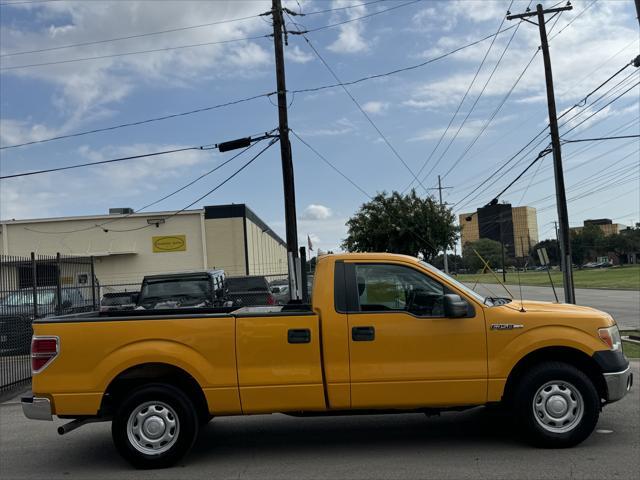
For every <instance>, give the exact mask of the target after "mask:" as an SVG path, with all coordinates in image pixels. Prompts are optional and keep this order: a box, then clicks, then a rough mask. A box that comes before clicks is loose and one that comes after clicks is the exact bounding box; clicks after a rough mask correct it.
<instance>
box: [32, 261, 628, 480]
mask: <svg viewBox="0 0 640 480" xmlns="http://www.w3.org/2000/svg"><path fill="white" fill-rule="evenodd" d="M249 278H250V281H249V282H247V281H246V279H243V282H240V281H239V280H238V283H240V284H241V285H239V286H242V287H243V288H247V287H249V288H250V287H251V285H252V284H254V282H255V284H256V285H257V284H261V283H262V280H259V278H260V277H258V278H256V277H249ZM230 280H231V279H230ZM233 283H234V282H232V286H233ZM315 283H316V288H315V291H314V294H313V304H312V305H285V306H261V307H244V308H240V309H238V310H236V311H233V312H230V313H214V314H203V313H200V312H199V311H198V310H193V311H188V310H185V311H184V313H183V315H176V314H175V313H174V312H172V313H171V314H170V315H166V316H163V315H161V314H159V313H158V312H154V313H152V314H148V312H145V311H132V312H125V313H127V315H126V316H122V315H121V314H118V315H115V314H109V313H107V314H99V315H96V314H95V313H88V314H81V315H77V316H75V317H71V318H70V317H68V316H67V317H62V318H45V319H38V320H36V321H35V322H34V330H35V335H34V337H33V356H32V359H31V362H32V370H33V380H32V388H33V390H32V391H33V392H34V393H33V394H29V395H28V396H26V397H24V398H23V399H22V409H23V412H24V414H25V415H26V416H27V417H28V418H31V419H38V420H52V419H53V415H57V416H58V417H62V418H66V419H75V420H73V421H71V422H70V423H67V424H66V425H61V426H59V427H58V425H56V427H58V429H59V430H58V431H59V432H61V433H63V434H66V433H67V432H70V431H71V430H73V429H75V428H77V427H79V426H81V425H83V424H85V423H87V422H94V421H101V420H102V421H111V422H112V425H111V434H112V438H113V442H114V444H115V447H116V449H117V451H118V452H119V453H120V454H121V455H122V456H123V457H124V458H125V459H126V460H128V461H129V462H130V463H131V464H132V465H134V466H136V467H139V468H161V467H168V466H171V465H174V464H176V463H177V462H180V461H181V458H182V457H183V456H184V455H185V454H186V453H187V452H188V451H189V449H190V448H191V446H192V445H193V444H194V442H195V441H196V439H197V438H198V431H199V429H200V428H201V426H203V425H204V424H206V423H207V422H208V421H209V420H210V418H211V417H212V416H215V417H221V416H225V415H251V414H270V413H276V412H282V413H288V414H291V415H294V416H304V415H309V416H318V415H345V413H348V412H350V411H351V412H353V413H354V414H358V413H362V412H363V411H365V412H373V411H376V410H377V411H379V412H380V413H386V412H401V411H404V412H424V413H428V414H435V413H439V412H441V411H460V410H464V409H467V408H473V407H476V406H480V405H498V404H499V405H501V406H502V407H503V408H504V409H506V410H508V411H510V412H511V414H512V418H513V421H514V423H516V426H515V428H516V430H517V432H518V433H519V434H521V435H522V436H524V437H525V438H528V439H529V440H530V441H531V442H532V443H533V444H535V445H538V446H541V447H546V448H566V447H572V446H574V445H577V444H579V443H580V442H582V441H583V440H585V439H586V438H588V437H589V435H590V434H591V433H592V432H593V430H594V428H595V427H596V425H597V423H598V418H599V416H600V415H601V411H602V410H603V407H605V408H606V405H607V404H610V403H612V402H615V401H617V400H620V399H621V398H623V397H624V396H625V395H626V394H627V392H628V391H629V390H630V389H631V385H632V383H633V375H632V373H631V368H630V366H629V361H628V360H627V358H626V357H625V356H624V354H623V351H622V342H621V338H620V333H619V331H618V327H617V325H616V322H615V321H614V320H613V318H611V315H609V314H608V313H605V312H601V311H598V310H596V309H593V308H587V307H581V306H578V305H571V304H558V303H551V302H535V301H522V300H516V299H507V298H499V299H498V298H486V297H483V296H481V295H479V294H478V293H476V292H474V291H473V290H471V289H470V288H468V287H467V286H465V285H463V284H462V283H460V282H458V281H457V280H455V279H454V278H452V277H450V276H448V275H446V274H445V273H443V272H441V271H440V270H437V269H436V268H434V267H433V266H431V265H429V264H427V263H425V262H423V261H420V260H419V259H416V258H411V257H408V256H404V255H393V254H380V253H378V254H373V253H372V254H341V255H325V256H323V257H321V258H320V259H319V260H318V263H317V267H316V270H315ZM261 288H264V289H266V288H267V285H266V280H264V287H262V285H261ZM111 315H113V316H111ZM54 428H55V427H54ZM27 433H28V431H27ZM213 433H214V434H215V429H214V430H213ZM93 434H94V433H92V435H93ZM254 448H255V447H254ZM451 448H454V446H451ZM174 476H175V474H174Z"/></svg>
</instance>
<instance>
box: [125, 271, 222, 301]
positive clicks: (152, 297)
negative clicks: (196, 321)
mask: <svg viewBox="0 0 640 480" xmlns="http://www.w3.org/2000/svg"><path fill="white" fill-rule="evenodd" d="M224 280H225V275H224V270H208V271H204V272H186V273H168V274H165V275H149V276H146V277H144V279H143V280H142V289H141V290H140V295H139V296H138V303H137V307H138V308H143V309H145V310H155V309H171V308H211V307H221V306H223V303H224V299H223V297H224Z"/></svg>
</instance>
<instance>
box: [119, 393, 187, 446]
mask: <svg viewBox="0 0 640 480" xmlns="http://www.w3.org/2000/svg"><path fill="white" fill-rule="evenodd" d="M179 433H180V423H179V421H178V416H177V415H176V412H175V411H174V410H173V408H171V407H170V406H169V405H167V404H166V403H164V402H160V401H152V402H145V403H143V404H141V405H139V406H138V407H136V408H135V409H134V410H133V412H131V415H129V420H128V421H127V437H129V442H130V443H131V445H133V447H134V448H135V449H136V450H138V451H139V452H140V453H144V454H145V455H159V454H161V453H164V452H166V451H167V450H169V449H170V448H171V447H172V446H173V444H174V443H175V442H176V440H177V439H178V435H179Z"/></svg>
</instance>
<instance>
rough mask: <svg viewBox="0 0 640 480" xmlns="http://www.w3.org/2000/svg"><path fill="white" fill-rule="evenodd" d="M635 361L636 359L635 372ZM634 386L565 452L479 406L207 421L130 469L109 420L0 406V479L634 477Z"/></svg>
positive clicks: (638, 422)
mask: <svg viewBox="0 0 640 480" xmlns="http://www.w3.org/2000/svg"><path fill="white" fill-rule="evenodd" d="M639 366H640V364H639V363H638V362H637V361H634V362H633V365H632V368H633V370H634V375H635V378H636V379H638V378H639V374H640V371H639V368H638V367H639ZM639 392H640V390H639V389H638V387H637V386H634V389H633V390H632V392H631V393H630V394H629V395H627V396H626V397H625V398H624V399H623V400H622V401H620V402H618V403H615V404H613V405H610V406H607V407H606V408H605V409H604V412H603V413H602V415H601V417H600V422H599V423H598V427H597V428H598V432H594V434H593V435H592V436H591V437H590V438H588V439H587V440H586V441H585V442H584V443H582V444H581V445H579V446H577V447H575V448H571V449H566V450H542V449H536V448H532V447H530V446H528V445H526V444H523V443H521V442H520V441H518V440H516V439H515V438H514V436H513V433H512V432H511V431H510V428H509V425H508V422H507V421H505V419H504V418H502V417H498V416H495V415H492V414H489V413H488V412H486V411H485V410H484V409H483V408H476V409H473V410H470V411H467V412H462V413H447V414H444V415H442V416H441V417H432V418H427V417H425V416H424V415H419V414H406V415H379V416H359V417H355V416H354V417H333V418H332V417H328V418H292V417H287V416H284V415H257V416H251V417H229V418H218V419H214V420H213V421H212V422H211V423H210V424H209V425H208V426H207V427H205V428H204V429H203V431H202V433H201V435H200V438H199V439H198V441H197V444H196V445H195V447H194V449H193V451H192V452H191V453H190V454H189V456H187V457H186V458H185V459H184V461H183V462H182V464H181V465H180V466H178V467H175V468H171V469H168V470H153V471H135V470H132V469H130V467H129V466H128V464H126V463H125V462H124V461H123V460H121V459H120V457H119V456H118V455H117V454H116V452H115V450H114V448H113V446H112V444H111V438H110V427H109V424H106V423H104V424H93V425H87V426H85V427H82V428H81V429H79V430H76V431H74V432H71V433H70V434H68V435H65V436H62V437H60V436H58V435H57V434H56V432H55V425H57V424H58V423H61V422H59V421H57V422H55V424H52V423H50V422H41V421H29V420H26V419H25V418H24V417H23V416H22V413H21V411H20V406H19V405H18V404H16V403H5V404H2V405H0V452H1V453H0V476H1V477H2V478H6V479H47V480H48V479H58V478H64V479H85V478H92V479H118V480H121V479H171V480H173V479H191V478H193V479H199V478H215V479H226V478H236V479H237V478H245V479H251V478H259V479H262V478H283V479H285V478H291V479H314V478H323V479H328V478H331V479H333V478H353V479H360V478H363V479H364V478H366V479H378V478H403V479H404V478H455V479H465V478H484V479H489V478H491V479H493V478H496V479H528V478H531V479H540V478H545V479H547V478H558V479H560V478H562V479H564V478H572V477H575V478H581V479H602V478H620V479H637V478H638V472H639V471H640V435H639V429H640V394H639Z"/></svg>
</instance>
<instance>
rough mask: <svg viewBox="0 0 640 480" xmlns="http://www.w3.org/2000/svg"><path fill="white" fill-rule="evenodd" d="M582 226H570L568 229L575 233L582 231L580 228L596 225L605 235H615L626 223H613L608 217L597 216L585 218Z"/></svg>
mask: <svg viewBox="0 0 640 480" xmlns="http://www.w3.org/2000/svg"><path fill="white" fill-rule="evenodd" d="M583 225H584V226H583V227H572V228H570V230H571V231H572V232H576V233H580V232H582V229H583V228H584V227H586V226H588V225H596V226H597V227H600V230H602V233H603V234H604V235H605V236H609V235H615V234H617V233H620V231H621V230H624V229H625V228H627V227H626V225H622V224H620V223H613V221H612V220H611V219H609V218H598V219H595V220H585V221H584V222H583Z"/></svg>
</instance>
